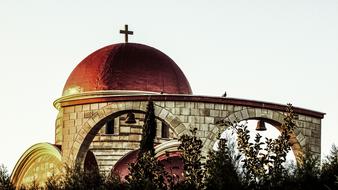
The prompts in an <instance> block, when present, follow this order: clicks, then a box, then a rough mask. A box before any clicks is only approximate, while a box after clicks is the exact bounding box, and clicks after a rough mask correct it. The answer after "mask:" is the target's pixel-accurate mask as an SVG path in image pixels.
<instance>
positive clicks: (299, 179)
mask: <svg viewBox="0 0 338 190" xmlns="http://www.w3.org/2000/svg"><path fill="white" fill-rule="evenodd" d="M293 176H294V181H295V182H296V184H295V186H294V187H293V189H299V190H302V189H326V188H324V185H323V184H322V183H321V181H320V160H319V157H318V156H314V155H312V154H311V153H310V152H307V153H306V154H304V156H303V157H302V163H301V164H299V165H298V167H297V168H296V170H295V173H294V174H293Z"/></svg>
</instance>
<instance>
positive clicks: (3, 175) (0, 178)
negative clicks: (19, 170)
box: [0, 164, 15, 190]
mask: <svg viewBox="0 0 338 190" xmlns="http://www.w3.org/2000/svg"><path fill="white" fill-rule="evenodd" d="M0 189H8V190H11V189H15V188H14V186H13V184H12V183H11V180H10V177H9V175H8V171H7V169H6V167H5V166H4V165H2V164H1V165H0Z"/></svg>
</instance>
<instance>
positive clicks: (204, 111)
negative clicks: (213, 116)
mask: <svg viewBox="0 0 338 190" xmlns="http://www.w3.org/2000/svg"><path fill="white" fill-rule="evenodd" d="M199 114H200V115H202V116H210V109H207V108H203V109H200V110H199Z"/></svg>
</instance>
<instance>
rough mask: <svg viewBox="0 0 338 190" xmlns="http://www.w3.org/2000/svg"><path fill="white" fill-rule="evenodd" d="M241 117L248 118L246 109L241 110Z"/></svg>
mask: <svg viewBox="0 0 338 190" xmlns="http://www.w3.org/2000/svg"><path fill="white" fill-rule="evenodd" d="M241 112H242V119H248V118H249V112H248V110H247V109H245V110H242V111H241Z"/></svg>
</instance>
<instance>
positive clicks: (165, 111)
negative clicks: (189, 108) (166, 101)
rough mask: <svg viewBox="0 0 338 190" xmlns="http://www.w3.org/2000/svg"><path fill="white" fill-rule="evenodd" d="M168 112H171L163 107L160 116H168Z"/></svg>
mask: <svg viewBox="0 0 338 190" xmlns="http://www.w3.org/2000/svg"><path fill="white" fill-rule="evenodd" d="M168 114H169V112H168V110H165V109H162V110H161V112H160V114H159V117H160V118H163V119H164V118H166V117H167V115H168Z"/></svg>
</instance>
